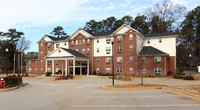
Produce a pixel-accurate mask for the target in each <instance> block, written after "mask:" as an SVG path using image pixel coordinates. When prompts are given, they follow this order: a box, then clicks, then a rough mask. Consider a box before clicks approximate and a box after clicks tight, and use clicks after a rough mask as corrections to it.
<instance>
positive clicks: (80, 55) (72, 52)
mask: <svg viewBox="0 0 200 110" xmlns="http://www.w3.org/2000/svg"><path fill="white" fill-rule="evenodd" d="M62 49H63V50H65V51H67V52H69V53H70V54H72V55H73V56H75V57H82V58H88V57H87V56H85V55H83V54H82V53H80V52H77V51H75V50H71V49H66V48H62Z"/></svg>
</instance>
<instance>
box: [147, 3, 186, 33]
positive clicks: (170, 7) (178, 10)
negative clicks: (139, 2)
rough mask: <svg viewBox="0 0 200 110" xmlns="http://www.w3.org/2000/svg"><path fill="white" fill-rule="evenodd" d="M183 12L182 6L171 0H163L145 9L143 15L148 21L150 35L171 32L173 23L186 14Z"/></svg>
mask: <svg viewBox="0 0 200 110" xmlns="http://www.w3.org/2000/svg"><path fill="white" fill-rule="evenodd" d="M185 10H186V7H184V6H180V5H179V4H174V3H173V2H172V1H171V0H164V1H163V2H157V3H156V4H155V5H154V6H153V7H150V8H146V9H145V10H144V13H145V15H146V16H147V17H148V19H149V21H150V25H151V29H152V31H153V32H152V33H161V32H168V31H171V30H172V28H173V23H175V22H177V21H178V20H179V19H180V18H181V17H183V16H184V15H185V14H186V13H185Z"/></svg>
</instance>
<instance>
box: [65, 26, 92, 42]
mask: <svg viewBox="0 0 200 110" xmlns="http://www.w3.org/2000/svg"><path fill="white" fill-rule="evenodd" d="M78 34H81V35H83V36H84V37H93V36H92V35H91V34H90V33H88V32H87V31H85V30H83V29H82V28H78V29H77V30H76V31H75V32H74V33H73V34H72V35H71V36H69V38H68V39H72V38H74V37H76V36H77V35H78Z"/></svg>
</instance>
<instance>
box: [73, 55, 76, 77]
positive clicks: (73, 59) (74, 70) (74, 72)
mask: <svg viewBox="0 0 200 110" xmlns="http://www.w3.org/2000/svg"><path fill="white" fill-rule="evenodd" d="M75 66H76V65H75V58H74V59H73V76H75Z"/></svg>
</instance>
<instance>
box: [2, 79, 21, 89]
mask: <svg viewBox="0 0 200 110" xmlns="http://www.w3.org/2000/svg"><path fill="white" fill-rule="evenodd" d="M4 80H5V85H6V86H7V87H11V86H15V85H18V84H21V83H22V77H5V78H4Z"/></svg>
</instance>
